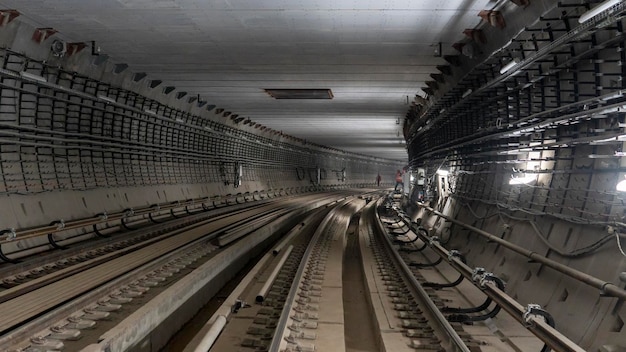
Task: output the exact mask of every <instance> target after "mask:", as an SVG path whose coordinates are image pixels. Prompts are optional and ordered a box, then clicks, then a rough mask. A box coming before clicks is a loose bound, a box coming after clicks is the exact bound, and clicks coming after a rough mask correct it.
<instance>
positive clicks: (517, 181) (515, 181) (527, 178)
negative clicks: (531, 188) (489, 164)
mask: <svg viewBox="0 0 626 352" xmlns="http://www.w3.org/2000/svg"><path fill="white" fill-rule="evenodd" d="M536 179H537V175H524V176H521V177H512V178H511V179H510V180H509V184H510V185H525V184H528V183H531V182H533V181H535V180H536ZM625 186H626V185H625Z"/></svg>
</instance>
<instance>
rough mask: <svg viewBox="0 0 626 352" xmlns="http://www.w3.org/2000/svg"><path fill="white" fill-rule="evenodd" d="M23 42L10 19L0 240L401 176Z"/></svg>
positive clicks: (108, 61) (2, 31) (115, 67)
mask: <svg viewBox="0 0 626 352" xmlns="http://www.w3.org/2000/svg"><path fill="white" fill-rule="evenodd" d="M35 32H36V29H35V28H34V27H33V26H32V25H30V24H28V23H25V22H22V21H19V20H15V21H12V22H10V23H8V24H7V25H5V26H3V27H1V28H0V45H2V47H3V48H5V49H2V50H0V51H2V54H3V55H2V64H3V65H2V67H3V68H2V71H1V72H0V76H1V80H2V83H3V87H2V88H1V89H0V91H1V92H0V96H1V99H2V105H1V106H0V124H1V125H2V126H1V129H2V130H3V131H4V136H3V138H2V141H1V149H0V154H1V155H0V157H1V159H2V164H1V165H0V166H1V167H2V171H1V175H2V176H1V179H0V195H1V196H2V197H3V200H2V201H1V202H0V211H1V212H2V214H3V216H2V218H1V219H0V228H2V229H6V228H15V229H20V228H28V227H33V226H41V225H47V224H48V223H50V222H52V221H58V220H60V219H63V220H64V221H67V220H70V219H77V218H84V217H91V216H95V215H96V214H100V213H103V212H108V213H111V212H115V211H122V210H123V209H130V208H133V207H140V206H148V205H152V204H157V203H161V204H163V203H169V202H175V201H184V200H186V199H191V198H200V197H219V196H231V195H236V194H240V193H241V194H244V193H245V194H247V193H254V192H279V193H280V194H283V195H284V194H287V193H292V194H293V193H301V192H308V191H314V190H322V189H340V188H349V187H364V186H367V187H370V186H373V185H374V184H375V180H376V175H377V174H378V173H379V172H381V174H382V175H383V183H384V185H386V186H392V185H393V183H392V182H393V177H394V171H395V170H396V169H397V168H400V167H402V166H403V165H402V164H401V163H400V162H398V161H393V160H385V159H379V158H373V157H368V156H363V155H356V154H352V153H348V152H344V151H341V150H336V149H332V148H328V147H324V146H320V145H315V144H311V143H310V142H307V141H304V140H300V139H297V138H295V137H292V136H287V135H283V134H282V133H280V132H279V131H274V130H270V129H269V128H265V127H263V126H258V125H256V126H254V124H252V123H251V124H245V123H241V122H242V121H241V119H233V115H232V114H229V113H227V112H224V111H222V109H219V107H218V106H215V105H213V104H212V102H211V101H202V100H198V97H193V96H191V94H187V93H183V92H179V91H178V90H176V89H175V87H173V88H172V87H169V86H167V83H164V82H161V81H160V80H159V77H151V76H146V75H145V74H143V73H141V72H134V71H133V70H132V67H126V65H124V64H123V63H119V62H115V59H114V58H108V57H107V56H106V55H104V54H97V55H93V53H92V50H91V48H90V47H89V46H87V47H85V48H82V50H80V51H79V52H77V53H74V54H72V55H69V54H66V55H65V56H64V57H56V56H54V55H53V54H52V52H51V50H50V46H51V43H52V42H53V40H54V39H56V38H57V37H62V34H60V33H59V34H56V35H52V36H50V37H47V38H46V39H44V40H42V41H41V42H38V41H36V40H34V39H33V33H35ZM20 72H27V74H26V75H24V74H20ZM32 77H35V78H34V79H33V78H32ZM38 77H43V78H44V79H45V80H46V81H47V82H39V80H40V79H39V78H38ZM318 169H320V174H321V181H320V182H319V184H318V183H317V170H318ZM239 170H241V177H239ZM344 175H345V178H344ZM238 179H240V182H241V185H239V186H236V182H237V180H238ZM20 245H21V242H16V245H15V247H14V248H13V249H18V248H19V246H20ZM5 247H6V248H5V252H6V253H10V252H11V251H12V248H10V247H11V246H10V245H9V246H7V245H5Z"/></svg>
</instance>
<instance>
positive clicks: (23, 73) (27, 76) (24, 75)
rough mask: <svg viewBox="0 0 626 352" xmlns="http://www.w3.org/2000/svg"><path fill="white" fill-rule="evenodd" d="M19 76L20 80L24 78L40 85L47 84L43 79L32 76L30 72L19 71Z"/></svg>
mask: <svg viewBox="0 0 626 352" xmlns="http://www.w3.org/2000/svg"><path fill="white" fill-rule="evenodd" d="M20 76H22V78H26V79H30V80H33V81H38V82H42V83H46V82H48V81H47V80H46V79H45V78H44V77H42V76H39V75H35V74H32V73H30V72H26V71H21V72H20Z"/></svg>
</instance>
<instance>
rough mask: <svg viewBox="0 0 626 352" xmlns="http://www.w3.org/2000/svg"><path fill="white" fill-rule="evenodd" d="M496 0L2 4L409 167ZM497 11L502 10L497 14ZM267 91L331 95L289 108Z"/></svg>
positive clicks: (138, 63)
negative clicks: (413, 146)
mask: <svg viewBox="0 0 626 352" xmlns="http://www.w3.org/2000/svg"><path fill="white" fill-rule="evenodd" d="M488 3H489V1H488V0H446V1H440V0H419V1H415V0H387V1H380V0H307V1H292V0H268V1H250V0H28V1H24V0H0V6H2V7H3V8H15V9H18V10H19V11H20V12H21V13H22V14H23V15H22V16H20V19H22V20H23V19H26V20H27V21H29V22H32V23H34V24H37V25H38V26H40V27H54V28H56V29H58V30H59V31H60V34H59V35H61V36H62V37H63V38H65V39H67V40H71V41H92V40H95V41H96V42H97V43H98V45H99V46H100V47H101V50H102V52H104V53H106V54H108V55H109V56H110V58H111V60H112V61H114V62H119V63H128V64H129V65H130V69H132V70H134V71H138V72H139V71H143V72H147V73H148V74H149V77H150V78H151V79H161V80H163V81H164V82H165V83H166V84H167V85H173V86H176V87H177V89H178V90H183V91H187V92H189V93H190V94H194V95H195V94H200V96H201V97H202V99H205V100H208V101H209V102H210V103H211V104H214V105H216V106H217V107H220V108H224V109H226V110H227V111H231V112H233V113H234V114H238V115H240V116H245V117H248V118H250V119H252V120H253V121H255V122H258V123H261V124H263V125H266V126H268V127H270V128H273V129H276V130H283V132H286V133H289V134H292V135H294V136H296V137H299V138H303V139H307V140H311V141H314V142H316V143H320V144H325V145H329V146H332V147H336V148H340V149H346V150H350V151H354V152H358V153H363V154H370V155H375V156H381V157H393V158H400V159H406V150H405V147H404V144H403V143H402V137H401V136H402V133H401V127H402V124H401V123H400V124H396V122H397V121H398V119H402V118H403V117H404V115H405V113H406V112H407V110H408V108H409V105H408V104H407V97H408V99H409V100H411V99H412V97H413V96H414V95H415V94H416V93H420V94H422V92H421V89H420V88H421V87H423V86H424V81H425V80H430V77H429V74H430V73H436V72H437V70H436V68H435V66H436V65H440V64H444V63H445V61H443V59H442V58H439V57H435V56H434V49H435V44H436V43H438V42H443V43H444V44H443V46H444V50H445V51H444V52H447V53H452V50H453V49H451V48H450V45H451V44H452V43H453V42H455V41H458V40H460V39H461V38H462V34H461V32H462V31H463V29H465V28H473V27H475V26H476V25H477V24H478V23H479V17H478V16H477V14H478V12H479V11H480V10H482V9H483V8H485V7H486V6H488ZM491 6H492V5H491ZM265 88H301V89H306V88H328V89H332V91H333V94H334V98H333V99H332V100H327V101H318V102H310V101H307V100H302V101H288V102H285V101H277V100H274V99H272V98H271V97H270V96H269V95H267V94H266V93H265V92H264V89H265Z"/></svg>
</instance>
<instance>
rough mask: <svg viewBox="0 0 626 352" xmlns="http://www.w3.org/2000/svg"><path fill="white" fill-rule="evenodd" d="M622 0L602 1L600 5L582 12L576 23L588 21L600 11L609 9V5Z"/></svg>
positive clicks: (611, 5)
mask: <svg viewBox="0 0 626 352" xmlns="http://www.w3.org/2000/svg"><path fill="white" fill-rule="evenodd" d="M622 1H623V0H607V1H605V2H603V3H601V4H600V5H598V6H596V7H594V8H592V9H591V10H589V11H587V12H585V13H583V14H582V16H580V18H579V19H578V23H585V22H587V21H589V20H590V19H592V18H594V17H596V16H597V15H599V14H600V13H602V12H604V11H606V10H608V9H610V8H611V7H613V6H615V5H617V4H619V3H621V2H622Z"/></svg>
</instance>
